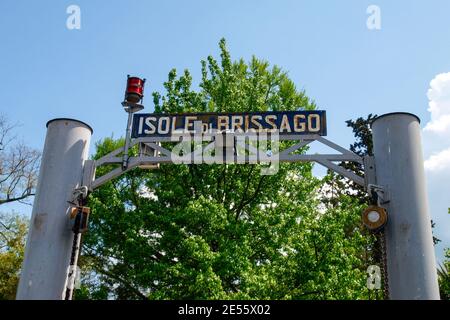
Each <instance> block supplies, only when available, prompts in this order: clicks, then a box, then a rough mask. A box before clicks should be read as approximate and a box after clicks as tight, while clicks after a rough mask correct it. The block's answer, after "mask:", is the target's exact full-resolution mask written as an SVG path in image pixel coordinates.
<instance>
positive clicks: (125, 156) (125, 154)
mask: <svg viewBox="0 0 450 320" xmlns="http://www.w3.org/2000/svg"><path fill="white" fill-rule="evenodd" d="M132 120H133V113H132V112H131V111H130V110H129V111H128V122H127V130H126V133H125V146H124V148H123V162H122V167H123V168H126V167H127V166H128V158H129V156H128V149H129V146H130V140H131V123H132Z"/></svg>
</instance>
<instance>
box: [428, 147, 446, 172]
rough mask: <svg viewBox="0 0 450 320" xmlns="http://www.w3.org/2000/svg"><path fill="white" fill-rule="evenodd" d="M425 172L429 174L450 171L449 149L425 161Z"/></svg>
mask: <svg viewBox="0 0 450 320" xmlns="http://www.w3.org/2000/svg"><path fill="white" fill-rule="evenodd" d="M425 170H427V171H430V172H437V171H442V170H450V148H448V149H445V150H443V151H441V152H439V153H436V154H433V155H431V156H430V157H429V158H428V159H427V160H425Z"/></svg>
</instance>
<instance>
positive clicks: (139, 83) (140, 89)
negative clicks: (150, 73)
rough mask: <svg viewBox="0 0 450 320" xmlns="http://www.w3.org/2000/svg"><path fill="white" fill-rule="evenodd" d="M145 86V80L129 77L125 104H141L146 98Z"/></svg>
mask: <svg viewBox="0 0 450 320" xmlns="http://www.w3.org/2000/svg"><path fill="white" fill-rule="evenodd" d="M144 84H145V79H141V78H138V77H130V76H128V79H127V89H126V91H125V102H128V103H133V104H136V103H140V102H141V101H142V98H143V97H144Z"/></svg>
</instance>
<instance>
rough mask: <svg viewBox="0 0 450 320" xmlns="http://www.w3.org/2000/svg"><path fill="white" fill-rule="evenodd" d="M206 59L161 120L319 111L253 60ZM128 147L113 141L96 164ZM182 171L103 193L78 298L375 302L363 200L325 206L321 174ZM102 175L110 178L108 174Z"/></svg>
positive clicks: (153, 174)
mask: <svg viewBox="0 0 450 320" xmlns="http://www.w3.org/2000/svg"><path fill="white" fill-rule="evenodd" d="M220 51H221V59H220V61H217V60H216V59H214V58H213V57H212V56H209V57H208V58H207V60H206V61H202V63H201V65H202V79H201V82H200V84H199V88H200V90H199V91H194V90H193V89H192V88H191V87H192V78H191V75H190V73H189V72H188V71H184V73H183V74H182V75H181V76H180V77H177V73H176V71H175V70H172V71H171V72H170V73H169V77H168V81H167V82H166V83H165V84H164V86H165V89H166V92H165V93H154V94H153V97H154V104H155V111H156V112H163V113H174V112H203V111H210V112H211V111H212V112H237V111H265V110H298V109H299V108H300V109H301V108H303V109H314V108H315V107H316V106H315V104H314V102H313V101H311V100H310V99H309V98H308V97H307V96H306V95H305V93H304V92H303V91H299V90H297V89H296V87H295V85H294V83H293V82H292V81H291V80H290V79H289V78H288V76H287V74H286V72H283V71H282V70H281V69H279V68H278V67H272V68H270V67H269V64H268V63H267V62H265V61H260V60H258V59H256V58H253V59H252V60H251V61H250V62H249V63H248V64H247V63H245V62H244V61H243V60H239V61H232V60H231V57H230V54H229V52H228V51H227V49H226V46H225V41H224V40H222V41H221V42H220ZM121 145H123V140H114V139H111V138H107V139H104V140H103V141H101V142H100V143H98V144H97V152H96V154H95V158H99V157H101V156H103V155H105V154H106V153H108V152H110V151H112V150H114V149H116V148H118V147H119V146H121ZM261 167H262V165H232V164H227V165H206V164H202V165H173V164H164V165H161V166H160V168H159V169H157V170H152V171H143V170H139V169H138V170H134V171H131V172H128V173H127V174H125V175H123V176H121V177H120V178H118V179H115V180H113V181H111V182H109V183H107V184H105V185H104V186H102V187H101V188H99V189H98V190H96V191H94V192H93V193H92V194H91V196H90V199H89V206H90V207H91V208H92V214H91V222H90V228H91V229H90V231H89V233H88V234H87V235H86V236H85V238H84V245H83V256H82V259H81V265H82V267H83V269H84V270H85V271H84V276H83V286H82V288H81V289H80V290H78V291H77V297H78V299H83V298H99V299H102V298H106V297H113V298H119V299H147V298H148V299H365V298H367V297H368V292H367V289H366V279H367V275H366V268H367V266H366V262H367V259H366V256H365V255H366V253H367V252H366V250H365V249H366V248H367V247H368V246H369V245H370V243H371V241H372V240H373V239H372V238H371V237H364V236H363V235H362V232H361V229H360V228H361V227H360V226H361V223H360V212H361V205H360V203H359V201H358V200H355V199H354V198H351V197H345V196H344V197H342V198H341V201H339V203H337V204H336V205H335V206H334V207H332V208H325V207H323V206H321V203H320V198H321V197H320V194H319V192H320V187H321V184H322V182H321V181H320V180H318V179H316V178H314V177H313V176H312V173H311V170H312V164H310V163H293V164H281V165H280V170H279V172H278V173H277V174H276V175H272V176H262V175H260V169H261ZM99 174H100V175H101V174H102V172H99Z"/></svg>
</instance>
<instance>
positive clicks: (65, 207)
mask: <svg viewBox="0 0 450 320" xmlns="http://www.w3.org/2000/svg"><path fill="white" fill-rule="evenodd" d="M91 135H92V129H91V128H90V127H89V126H88V125H87V124H85V123H83V122H80V121H77V120H72V119H54V120H51V121H49V122H48V123H47V136H46V138H45V145H44V151H43V153H42V163H41V167H40V171H39V179H38V184H37V189H36V196H35V199H34V205H33V212H32V216H31V221H30V229H29V234H28V239H27V245H26V250H25V259H24V262H23V266H22V272H21V275H20V282H19V287H18V290H17V296H16V298H17V299H21V300H23V299H26V300H30V299H45V300H50V299H51V300H61V299H63V298H64V294H65V292H64V291H65V283H66V277H67V272H68V267H69V262H70V254H71V249H72V242H73V237H74V234H73V232H72V230H71V229H70V223H69V214H70V212H69V203H68V201H70V200H72V192H73V190H74V188H76V187H79V185H80V183H81V181H82V176H83V165H84V161H85V160H86V159H87V157H88V152H89V143H90V140H91Z"/></svg>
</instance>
